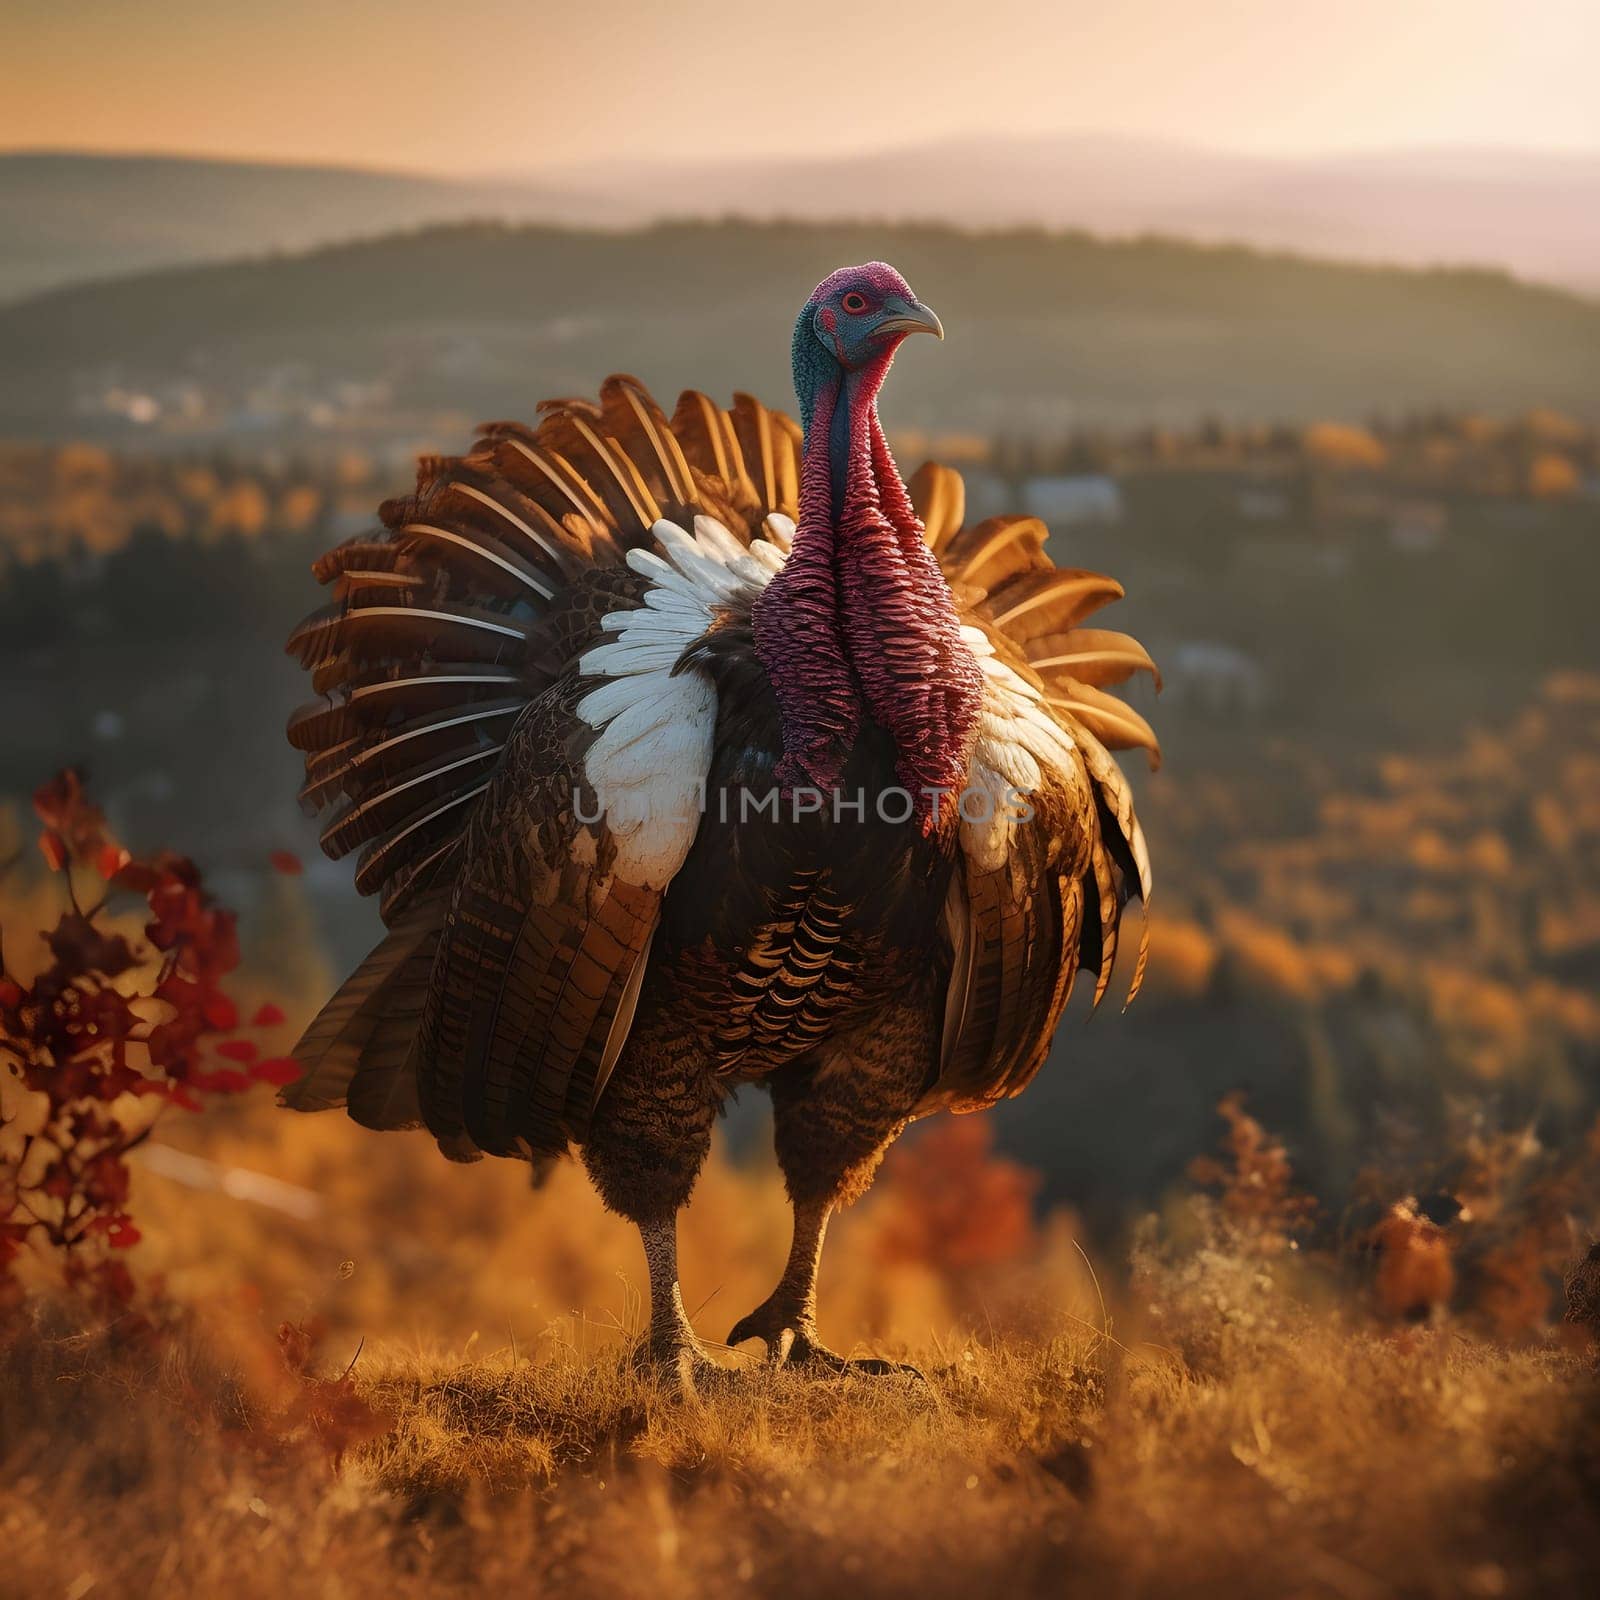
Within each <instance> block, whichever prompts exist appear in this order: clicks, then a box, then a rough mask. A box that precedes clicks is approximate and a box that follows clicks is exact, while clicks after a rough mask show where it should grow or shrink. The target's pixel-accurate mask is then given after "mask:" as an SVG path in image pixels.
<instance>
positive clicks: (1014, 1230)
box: [878, 1116, 1039, 1273]
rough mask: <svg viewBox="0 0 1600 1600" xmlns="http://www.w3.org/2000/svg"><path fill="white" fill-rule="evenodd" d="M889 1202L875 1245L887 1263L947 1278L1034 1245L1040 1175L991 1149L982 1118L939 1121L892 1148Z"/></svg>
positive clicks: (1018, 1255)
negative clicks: (915, 1265) (902, 1263)
mask: <svg viewBox="0 0 1600 1600" xmlns="http://www.w3.org/2000/svg"><path fill="white" fill-rule="evenodd" d="M884 1178H885V1184H884V1187H885V1191H886V1194H887V1196H888V1197H889V1198H890V1199H891V1200H892V1201H893V1202H894V1203H893V1206H892V1209H891V1210H890V1213H889V1215H888V1217H887V1218H886V1219H885V1222H884V1226H883V1231H882V1233H881V1235H880V1236H879V1240H878V1251H879V1254H880V1256H881V1257H882V1259H884V1260H885V1261H913V1262H917V1263H919V1264H921V1265H924V1266H930V1267H935V1268H938V1269H940V1270H942V1271H944V1272H947V1273H960V1272H964V1271H967V1270H969V1269H971V1268H974V1267H985V1266H994V1265H999V1264H1001V1263H1003V1262H1008V1261H1016V1260H1019V1259H1021V1258H1022V1257H1023V1256H1025V1255H1027V1254H1029V1253H1030V1252H1031V1251H1032V1250H1033V1249H1034V1247H1035V1245H1036V1243H1037V1239H1036V1233H1035V1228H1034V1221H1033V1197H1034V1194H1035V1192H1036V1191H1037V1189H1038V1187H1039V1177H1038V1174H1037V1173H1034V1172H1032V1171H1030V1170H1029V1169H1028V1168H1027V1167H1024V1166H1022V1165H1021V1164H1020V1163H1019V1162H1016V1161H1012V1160H1009V1159H1008V1158H1006V1157H1005V1156H1000V1155H996V1154H995V1151H994V1128H993V1126H992V1125H991V1124H990V1122H989V1121H988V1119H987V1118H985V1117H976V1116H969V1117H942V1118H940V1119H939V1121H938V1122H936V1123H935V1124H933V1126H932V1127H930V1128H929V1129H928V1130H927V1132H925V1133H923V1134H922V1135H921V1136H920V1137H919V1138H917V1139H914V1140H910V1141H908V1142H907V1143H905V1144H904V1145H900V1146H897V1147H896V1148H895V1149H894V1150H893V1151H892V1152H891V1154H890V1156H889V1159H888V1163H887V1166H886V1170H885V1173H884Z"/></svg>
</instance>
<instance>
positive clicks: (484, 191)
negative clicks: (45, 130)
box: [0, 151, 589, 301]
mask: <svg viewBox="0 0 1600 1600" xmlns="http://www.w3.org/2000/svg"><path fill="white" fill-rule="evenodd" d="M553 216H559V217H562V218H564V219H566V220H571V221H583V220H589V218H588V216H587V214H586V211H585V206H584V203H583V201H582V200H581V198H580V197H576V196H571V195H568V194H566V193H564V192H562V191H560V190H557V189H553V188H547V187H544V186H541V185H535V184H532V183H530V182H528V181H527V180H516V181H512V182H505V183H496V182H492V181H485V182H481V183H479V182H471V181H460V180H457V179H453V178H434V177H428V176H424V175H420V174H413V173H405V172H377V171H367V170H363V169H360V168H354V167H336V166H329V167H302V166H289V165H282V164H278V163H273V162H245V161H238V162H236V161H211V160H197V159H191V158H189V157H186V156H160V155H150V156H106V155H83V154H79V153H76V152H73V151H31V152H15V153H11V154H0V219H3V224H4V225H3V226H0V301H4V300H9V299H19V298H21V297H22V296H24V295H27V294H33V293H37V292H39V291H41V290H44V289H50V288H55V287H56V286H58V285H60V284H64V283H73V282H80V281H85V280H92V279H101V278H111V277H120V276H123V275H124V274H127V273H133V272H142V271H148V270H149V269H151V268H153V267H169V266H182V265H187V264H189V263H192V262H201V261H221V260H228V259H232V258H238V257H242V256H256V255H264V254H267V253H269V252H272V251H298V250H308V249H311V248H314V247H315V246H317V245H324V244H334V243H338V242H340V241H343V240H348V239H356V238H362V237H367V236H370V235H374V234H382V233H392V232H394V231H395V230H396V229H400V228H407V227H422V226H425V225H427V224H429V223H434V222H452V221H463V220H466V219H468V218H477V217H504V218H506V219H508V220H516V219H533V218H545V217H553Z"/></svg>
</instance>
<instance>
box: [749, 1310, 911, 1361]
mask: <svg viewBox="0 0 1600 1600" xmlns="http://www.w3.org/2000/svg"><path fill="white" fill-rule="evenodd" d="M746 1339H760V1340H762V1341H763V1342H764V1343H765V1344H766V1347H767V1360H768V1362H769V1363H771V1365H773V1366H775V1367H808V1368H810V1369H811V1370H812V1371H813V1372H826V1373H831V1374H833V1375H834V1376H837V1377H841V1378H842V1377H848V1376H850V1375H851V1374H854V1373H860V1374H862V1375H863V1376H868V1377H891V1376H900V1377H906V1378H916V1379H919V1380H921V1379H922V1373H921V1372H920V1371H919V1370H918V1369H917V1368H916V1367H913V1366H908V1365H907V1364H906V1363H905V1362H902V1361H885V1360H884V1359H883V1358H882V1357H880V1356H842V1355H840V1354H839V1353H838V1352H837V1351H836V1350H830V1349H829V1348H828V1347H827V1345H825V1344H824V1343H823V1342H822V1341H821V1340H820V1339H819V1338H818V1337H817V1325H816V1322H815V1320H814V1319H813V1318H811V1317H809V1316H806V1315H805V1314H804V1313H792V1314H791V1313H790V1312H788V1311H786V1310H785V1309H784V1308H783V1307H782V1306H781V1305H780V1304H779V1303H778V1302H777V1301H776V1300H767V1301H764V1302H763V1303H762V1304H761V1305H759V1306H757V1307H756V1309H755V1310H754V1311H752V1312H751V1313H750V1315H749V1316H747V1317H742V1318H741V1319H740V1320H739V1321H738V1322H737V1323H736V1324H735V1325H734V1329H733V1332H732V1333H730V1334H729V1335H728V1343H729V1344H730V1345H737V1344H743V1343H744V1341H745V1340H746Z"/></svg>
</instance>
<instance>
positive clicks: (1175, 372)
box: [0, 222, 1600, 436]
mask: <svg viewBox="0 0 1600 1600" xmlns="http://www.w3.org/2000/svg"><path fill="white" fill-rule="evenodd" d="M874 256H882V257H886V258H888V259H892V260H893V261H895V262H896V263H897V264H898V265H899V266H901V267H902V268H903V269H904V270H905V271H906V273H907V275H908V276H909V277H910V278H911V280H912V282H913V283H915V284H916V285H917V287H918V290H919V292H920V293H922V294H923V295H924V296H925V297H926V298H927V300H928V301H929V302H930V303H931V304H933V305H934V306H936V307H937V308H938V309H939V311H940V313H941V315H942V316H943V317H944V319H945V323H946V326H947V327H948V329H949V330H950V337H949V340H948V342H947V343H946V344H945V345H944V346H942V347H940V348H938V349H934V348H931V347H929V348H926V349H924V348H920V347H915V346H914V347H912V348H911V349H908V351H907V352H906V355H905V357H904V358H903V371H904V373H905V376H903V377H901V378H899V379H898V380H897V382H896V384H895V386H894V390H893V393H892V395H891V397H890V401H889V403H890V406H891V409H892V411H893V413H894V416H895V420H896V421H898V422H900V423H907V424H910V423H914V424H918V425H926V426H936V427H959V428H963V429H970V430H980V431H993V430H995V429H997V428H1013V429H1020V430H1025V431H1029V432H1040V433H1047V432H1050V431H1052V430H1059V429H1060V428H1062V427H1064V426H1066V425H1069V424H1073V423H1082V422H1086V421H1097V420H1106V421H1113V422H1130V421H1135V422H1143V421H1150V420H1162V419H1168V420H1187V419H1192V418H1194V417H1196V416H1198V415H1201V414H1205V413H1220V414H1226V415H1230V416H1234V417H1244V418H1258V419H1276V418H1284V419H1296V418H1304V417H1309V416H1314V415H1327V414H1333V415H1344V416H1352V415H1361V414H1365V413H1368V412H1371V411H1374V410H1381V411H1387V412H1391V413H1392V412H1398V411H1403V410H1412V409H1417V408H1424V407H1432V406H1447V407H1450V408H1453V409H1458V410H1459V409H1485V410H1491V411H1498V412H1505V411H1510V410H1519V409H1522V408H1525V407H1528V406H1531V405H1535V404H1546V405H1553V406H1558V407H1561V408H1563V409H1565V410H1569V411H1572V412H1575V413H1578V414H1580V415H1584V416H1593V415H1596V414H1597V413H1600V304H1596V303H1594V302H1591V301H1588V300H1585V299H1583V298H1581V297H1578V296H1575V295H1572V294H1568V293H1565V292H1562V291H1558V290H1554V289H1546V288H1538V287H1533V286H1529V285H1526V284H1521V283H1518V282H1516V281H1514V280H1512V279H1510V278H1508V277H1506V276H1504V275H1501V274H1495V273H1487V272H1478V271H1443V270H1435V271H1426V272H1423V271H1407V270H1399V269H1393V268H1375V267H1359V266H1350V265H1333V264H1329V263H1326V262H1319V261H1314V260H1306V259H1300V258H1295V257H1288V256H1273V255H1264V254H1260V253H1257V252H1254V251H1250V250H1246V249H1242V248H1238V247H1205V246H1199V245H1193V244H1180V243H1174V242H1169V241H1161V240H1136V241H1124V242H1112V241H1103V240H1096V239H1092V238H1089V237H1087V236H1084V235H1081V234H1047V233H1045V232H1042V231H1039V230H1012V231H1004V232H990V233H968V232H961V231H958V230H955V229H951V228H946V227H932V226H921V225H909V224H908V225H899V226H873V225H867V224H847V223H839V224H799V223H770V224H757V223H748V222H724V223H677V224H664V225H660V226H657V227H653V228H650V229H646V230H641V231H636V232H631V233H620V232H604V231H587V232H584V231H570V230H561V229H555V228H549V227H504V226H490V225H481V224H479V225H461V226H452V227H440V228H432V229H427V230H423V231H421V232H417V233H413V234H406V235H397V236H393V237H390V238H386V239H380V240H373V241H366V242H360V243H355V244H347V245H341V246H337V247H331V248H326V249H321V250H317V251H314V252H311V253H309V254H305V255H301V256H294V257H284V256H276V257H271V258H265V259H258V260H253V261H245V262H238V263H232V264H226V265H217V266H206V267H189V268H181V269H168V270H165V271H161V272H154V273H147V274H143V275H139V276H133V277H128V278H123V279H119V280H114V281H111V282H107V283H100V284H89V285H79V286H75V287H71V288H66V289H59V290H55V291H52V292H50V293H47V294H44V295H40V296H37V297H35V298H33V299H31V300H29V301H26V302H23V303H20V304H17V305H14V306H11V307H5V308H0V429H4V430H8V431H11V432H15V433H23V434H35V435H38V434H46V435H48V434H52V433H58V432H60V431H61V430H62V429H63V428H65V427H67V426H69V425H70V426H72V427H84V426H86V425H88V424H87V420H86V419H92V418H93V417H95V416H96V411H95V406H96V403H97V401H96V396H97V395H99V394H101V393H103V392H104V391H105V389H106V387H107V386H108V385H121V386H123V387H124V388H126V387H129V386H132V387H135V388H137V389H139V390H141V391H143V392H146V393H148V394H150V395H152V396H154V397H156V399H157V400H158V401H159V400H161V399H162V397H163V396H168V395H171V394H173V393H176V392H178V391H179V390H181V391H183V392H184V393H185V394H187V395H189V396H190V397H191V398H193V397H196V396H198V399H197V400H195V405H196V406H198V408H199V411H200V412H201V413H203V414H204V416H205V417H206V418H208V419H209V421H208V423H207V426H208V427H211V428H212V429H214V430H216V431H220V432H227V431H230V430H233V429H243V428H252V429H257V430H259V429H261V428H263V427H266V426H288V427H291V428H292V426H293V425H294V422H295V419H296V418H301V419H312V421H311V426H313V427H315V428H319V429H320V428H324V427H326V425H327V422H328V420H329V419H330V418H331V417H336V416H338V415H341V414H342V413H341V408H346V409H348V405H349V404H350V403H351V402H349V400H348V396H349V394H350V393H351V392H352V390H353V389H359V390H361V392H362V393H364V394H365V395H366V397H367V398H366V399H365V400H363V401H362V402H361V404H362V405H363V406H365V408H366V412H367V413H368V414H367V416H366V423H365V425H368V426H370V427H372V428H379V429H381V428H384V427H388V428H390V429H391V430H392V431H400V430H405V431H407V433H408V436H415V435H416V433H417V430H418V426H419V419H421V420H422V421H426V419H434V418H437V417H439V416H440V415H441V414H442V413H450V414H453V415H456V416H457V417H458V419H459V416H460V415H461V414H465V415H466V416H467V417H482V416H488V415H506V414H517V413H525V412H527V411H529V410H530V409H531V407H532V405H533V403H534V402H535V401H536V400H537V399H538V398H539V397H541V396H543V395H547V394H552V393H564V392H583V391H586V390H592V389H593V387H594V385H595V384H596V382H597V380H598V379H599V378H600V377H601V376H603V375H604V374H605V373H606V372H609V371H614V370H626V371H634V372H637V373H638V375H639V376H640V377H642V378H644V379H645V380H646V381H647V382H650V383H652V384H654V385H657V386H659V387H660V388H661V389H662V390H663V391H665V392H668V393H673V392H676V390H677V389H678V388H679V387H682V386H684V385H685V384H695V385H699V386H704V387H706V388H709V389H711V390H713V391H716V392H726V391H729V390H731V389H733V388H736V387H747V388H756V389H759V390H760V391H762V392H764V393H766V394H769V395H776V396H786V395H787V393H788V388H789V377H788V371H787V366H788V362H787V346H788V331H789V327H790V325H791V320H792V318H793V315H794V311H795V308H796V306H797V305H798V304H799V303H800V301H801V300H802V299H803V297H804V296H805V295H806V293H808V292H809V290H810V288H811V286H812V285H813V284H814V283H815V282H816V281H817V280H818V279H819V278H820V277H821V276H822V275H823V274H824V273H825V272H827V271H828V270H829V269H830V268H832V267H833V266H835V265H837V264H838V263H839V262H842V261H852V260H862V259H868V258H871V257H874ZM263 395H265V396H266V399H265V400H263ZM274 397H276V398H274ZM341 397H343V398H341ZM185 403H186V404H187V403H188V402H187V401H186V402H185ZM264 406H265V407H266V410H265V412H264V411H263V407H264ZM319 408H320V409H319ZM318 417H320V418H321V419H322V420H321V421H320V422H318V421H315V418H318ZM346 420H347V421H349V422H350V423H351V424H352V425H355V423H356V422H357V421H359V420H360V419H359V418H357V417H354V416H351V417H347V418H346ZM460 425H461V424H460V422H459V420H458V421H457V422H456V423H455V424H454V426H457V427H459V426H460Z"/></svg>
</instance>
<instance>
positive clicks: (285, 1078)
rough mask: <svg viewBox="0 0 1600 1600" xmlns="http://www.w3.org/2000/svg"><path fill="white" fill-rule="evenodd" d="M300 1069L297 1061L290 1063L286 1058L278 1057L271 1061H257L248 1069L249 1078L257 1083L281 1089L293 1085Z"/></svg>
mask: <svg viewBox="0 0 1600 1600" xmlns="http://www.w3.org/2000/svg"><path fill="white" fill-rule="evenodd" d="M300 1074H301V1067H300V1063H299V1062H298V1061H291V1060H290V1059H289V1057H287V1056H279V1057H276V1058H275V1059H273V1060H271V1061H258V1062H257V1063H256V1064H255V1065H254V1066H253V1067H251V1069H250V1076H251V1077H252V1078H254V1079H255V1080H256V1082H257V1083H270V1084H274V1085H276V1086H277V1087H278V1088H280V1089H281V1088H282V1087H283V1086H284V1085H285V1084H287V1083H293V1082H295V1080H296V1079H298V1078H299V1077H300Z"/></svg>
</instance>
